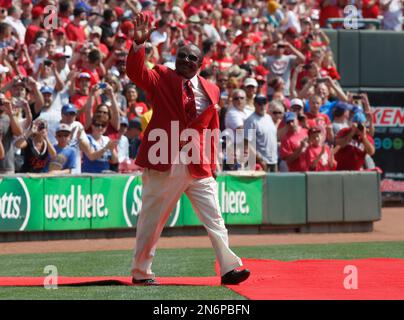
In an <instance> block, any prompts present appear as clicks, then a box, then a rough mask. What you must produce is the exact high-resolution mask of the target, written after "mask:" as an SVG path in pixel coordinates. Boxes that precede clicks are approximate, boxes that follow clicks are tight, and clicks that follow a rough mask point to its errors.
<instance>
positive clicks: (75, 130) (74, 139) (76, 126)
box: [69, 121, 90, 174]
mask: <svg viewBox="0 0 404 320" xmlns="http://www.w3.org/2000/svg"><path fill="white" fill-rule="evenodd" d="M70 128H71V129H72V135H71V138H70V143H69V146H70V147H72V148H74V149H75V150H76V167H75V168H73V169H72V174H80V173H81V151H80V145H79V137H78V134H79V132H80V130H81V134H80V140H82V141H83V142H84V143H87V144H90V142H89V140H88V137H87V134H86V132H85V130H84V126H83V125H82V124H81V123H80V122H79V121H73V123H72V124H70Z"/></svg>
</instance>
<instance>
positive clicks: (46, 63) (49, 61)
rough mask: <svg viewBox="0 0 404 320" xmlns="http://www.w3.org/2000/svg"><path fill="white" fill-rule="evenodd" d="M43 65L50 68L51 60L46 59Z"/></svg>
mask: <svg viewBox="0 0 404 320" xmlns="http://www.w3.org/2000/svg"><path fill="white" fill-rule="evenodd" d="M43 64H44V65H45V66H47V67H50V66H51V65H52V60H49V59H46V60H45V61H44V63H43Z"/></svg>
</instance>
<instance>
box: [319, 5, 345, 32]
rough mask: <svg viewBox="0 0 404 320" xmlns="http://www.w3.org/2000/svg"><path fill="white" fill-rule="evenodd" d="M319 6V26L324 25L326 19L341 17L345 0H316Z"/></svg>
mask: <svg viewBox="0 0 404 320" xmlns="http://www.w3.org/2000/svg"><path fill="white" fill-rule="evenodd" d="M318 2H319V6H320V26H321V27H325V26H326V23H327V19H329V18H342V17H343V11H342V8H343V6H344V2H345V0H318Z"/></svg>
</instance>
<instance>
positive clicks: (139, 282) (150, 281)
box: [132, 278, 159, 286]
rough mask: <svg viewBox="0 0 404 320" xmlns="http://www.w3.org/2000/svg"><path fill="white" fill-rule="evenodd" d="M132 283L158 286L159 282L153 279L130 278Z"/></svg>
mask: <svg viewBox="0 0 404 320" xmlns="http://www.w3.org/2000/svg"><path fill="white" fill-rule="evenodd" d="M132 283H133V284H134V285H137V286H158V285H159V283H158V282H157V281H156V280H155V279H142V280H136V279H135V278H132Z"/></svg>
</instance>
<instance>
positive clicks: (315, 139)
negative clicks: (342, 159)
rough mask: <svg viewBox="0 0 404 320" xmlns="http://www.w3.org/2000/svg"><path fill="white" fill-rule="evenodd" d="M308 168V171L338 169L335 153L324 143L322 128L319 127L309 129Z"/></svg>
mask: <svg viewBox="0 0 404 320" xmlns="http://www.w3.org/2000/svg"><path fill="white" fill-rule="evenodd" d="M306 166H307V170H308V171H333V170H335V169H336V167H337V163H336V162H335V159H334V154H333V151H332V150H331V149H330V147H329V146H328V145H327V144H326V143H324V138H323V137H322V136H321V128H320V127H318V126H316V127H311V128H310V129H309V146H308V147H307V150H306Z"/></svg>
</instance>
